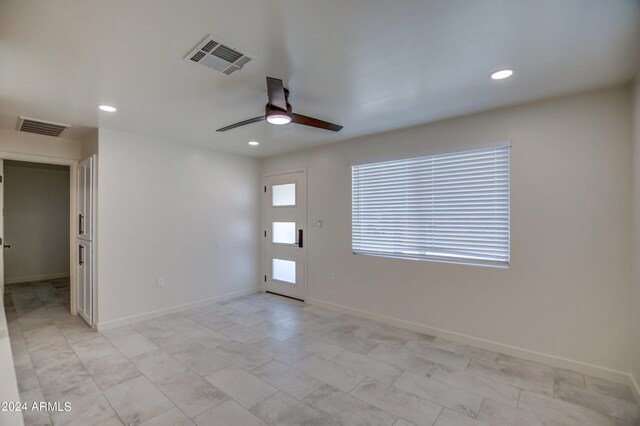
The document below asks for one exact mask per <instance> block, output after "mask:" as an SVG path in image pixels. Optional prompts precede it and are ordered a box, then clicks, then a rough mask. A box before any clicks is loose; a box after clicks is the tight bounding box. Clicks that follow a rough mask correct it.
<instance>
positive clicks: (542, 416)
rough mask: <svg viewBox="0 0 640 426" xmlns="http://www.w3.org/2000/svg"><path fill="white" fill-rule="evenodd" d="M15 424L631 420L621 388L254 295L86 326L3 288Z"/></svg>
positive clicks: (53, 305) (43, 289)
mask: <svg viewBox="0 0 640 426" xmlns="http://www.w3.org/2000/svg"><path fill="white" fill-rule="evenodd" d="M5 304H6V310H7V316H8V321H9V331H10V336H11V343H12V349H13V354H14V362H15V365H16V372H17V376H18V383H19V387H20V392H21V396H22V399H23V401H29V402H32V401H51V402H53V401H60V402H61V403H64V402H70V403H71V411H69V412H64V411H60V412H51V413H47V412H26V413H25V424H27V425H49V424H55V425H58V424H77V425H83V426H84V425H97V424H100V425H120V424H123V423H124V424H144V425H171V426H175V425H192V424H194V423H195V424H198V425H234V426H235V425H265V424H268V425H340V424H342V425H395V426H407V425H416V426H418V425H433V424H435V425H437V426H473V425H475V426H482V425H485V426H486V425H492V426H500V425H509V426H511V425H519V426H520V425H580V426H588V425H638V424H640V412H639V410H638V406H637V405H636V404H635V402H634V399H633V395H632V393H631V390H630V389H629V387H627V386H624V385H620V384H616V383H612V382H608V381H605V380H601V379H596V378H593V377H588V376H584V375H582V374H579V373H576V372H573V371H569V370H564V369H559V368H554V367H550V366H547V365H544V364H539V363H535V362H530V361H525V360H522V359H519V358H515V357H511V356H506V355H501V354H498V353H495V352H490V351H486V350H482V349H479V348H475V347H471V346H466V345H461V344H458V343H454V342H451V341H447V340H444V339H440V338H433V337H431V336H427V335H424V334H419V333H416V332H412V331H408V330H404V329H400V328H395V327H391V326H388V325H383V324H380V323H377V322H373V321H368V320H364V319H360V318H356V317H352V316H348V315H342V314H337V313H334V312H331V311H327V310H323V309H319V308H317V307H314V306H310V305H306V304H304V303H300V302H297V301H293V300H289V299H285V298H281V297H278V296H272V295H269V294H265V293H259V294H254V295H251V296H246V297H241V298H237V299H234V300H231V301H228V302H224V303H218V304H213V305H210V306H206V307H203V308H200V309H193V310H191V311H187V312H182V313H180V314H173V315H167V316H164V317H160V318H156V319H153V320H150V321H144V322H139V323H136V324H133V325H130V326H125V327H121V328H116V329H111V330H105V331H103V332H101V333H98V332H94V331H92V330H90V329H89V328H88V327H87V326H86V324H85V323H84V322H83V321H82V320H81V319H80V318H79V317H76V316H72V315H70V314H69V313H68V283H67V287H65V286H64V282H61V281H57V282H56V281H52V282H38V283H30V284H21V285H10V286H7V291H6V295H5Z"/></svg>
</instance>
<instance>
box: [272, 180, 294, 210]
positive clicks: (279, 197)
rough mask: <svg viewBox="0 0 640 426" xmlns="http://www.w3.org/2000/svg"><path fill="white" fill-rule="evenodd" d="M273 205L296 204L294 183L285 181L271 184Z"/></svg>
mask: <svg viewBox="0 0 640 426" xmlns="http://www.w3.org/2000/svg"><path fill="white" fill-rule="evenodd" d="M272 194H273V198H272V202H271V205H273V206H295V205H296V184H295V183H285V184H283V185H273V186H272Z"/></svg>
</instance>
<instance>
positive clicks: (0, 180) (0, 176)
mask: <svg viewBox="0 0 640 426" xmlns="http://www.w3.org/2000/svg"><path fill="white" fill-rule="evenodd" d="M0 183H2V175H0Z"/></svg>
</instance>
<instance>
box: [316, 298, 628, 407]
mask: <svg viewBox="0 0 640 426" xmlns="http://www.w3.org/2000/svg"><path fill="white" fill-rule="evenodd" d="M306 301H307V303H309V304H311V305H316V306H318V307H321V308H325V309H329V310H332V311H336V312H341V313H345V314H349V315H353V316H356V317H360V318H365V319H369V320H372V321H377V322H381V323H384V324H389V325H393V326H396V327H401V328H406V329H408V330H413V331H417V332H419V333H423V334H428V335H430V336H434V337H441V338H444V339H449V340H453V341H455V342H459V343H465V344H468V345H472V346H476V347H479V348H482V349H486V350H490V351H494V352H499V353H502V354H505V355H511V356H517V357H519V358H523V359H526V360H529V361H537V362H541V363H544V364H547V365H550V366H553V367H559V368H566V369H568V370H573V371H577V372H579V373H582V374H587V375H590V376H594V377H598V378H602V379H607V380H611V381H613V382H616V383H623V384H629V383H630V381H631V380H633V378H632V377H631V375H630V374H628V373H624V372H622V371H617V370H612V369H609V368H606V367H599V366H597V365H592V364H588V363H584V362H581V361H575V360H572V359H567V358H562V357H558V356H555V355H550V354H545V353H541V352H536V351H532V350H529V349H523V348H518V347H515V346H510V345H505V344H502V343H497V342H492V341H489V340H484V339H479V338H477V337H472V336H467V335H465V334H460V333H455V332H452V331H447V330H443V329H440V328H435V327H429V326H426V325H422V324H418V323H415V322H411V321H405V320H401V319H398V318H393V317H388V316H385V315H380V314H375V313H372V312H368V311H363V310H360V309H356V308H351V307H349V306H344V305H338V304H335V303H330V302H325V301H322V300H318V299H313V298H308V299H307V300H306ZM634 386H635V388H636V392H637V391H638V387H637V386H638V385H637V383H635V384H634V385H633V386H632V387H634ZM636 398H637V396H636ZM639 401H640V399H639Z"/></svg>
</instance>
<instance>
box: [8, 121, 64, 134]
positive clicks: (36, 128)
mask: <svg viewBox="0 0 640 426" xmlns="http://www.w3.org/2000/svg"><path fill="white" fill-rule="evenodd" d="M69 127H71V126H70V125H69V124H62V123H53V122H51V121H44V120H36V119H34V118H28V117H20V118H19V119H18V126H17V129H18V130H20V131H21V132H29V133H37V134H39V135H47V136H55V137H59V136H60V135H62V133H64V131H65V130H67V129H68V128H69Z"/></svg>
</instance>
